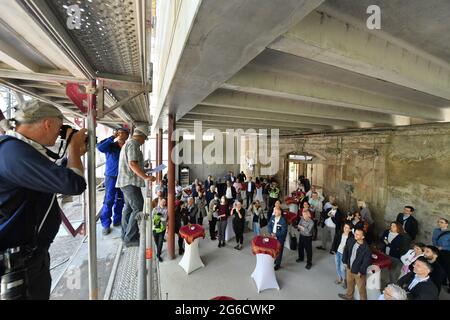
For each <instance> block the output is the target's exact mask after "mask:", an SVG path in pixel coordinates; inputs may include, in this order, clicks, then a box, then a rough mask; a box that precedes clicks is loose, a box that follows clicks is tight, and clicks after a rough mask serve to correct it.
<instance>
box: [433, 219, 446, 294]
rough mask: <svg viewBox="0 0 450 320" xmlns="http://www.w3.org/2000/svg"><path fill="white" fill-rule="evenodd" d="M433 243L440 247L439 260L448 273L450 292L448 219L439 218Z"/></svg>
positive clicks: (434, 231)
mask: <svg viewBox="0 0 450 320" xmlns="http://www.w3.org/2000/svg"><path fill="white" fill-rule="evenodd" d="M432 239H433V245H434V246H435V247H437V248H438V249H439V258H438V262H439V263H440V264H441V266H442V268H444V270H445V272H446V273H447V285H448V286H449V288H448V292H449V293H450V230H449V229H448V220H447V219H445V218H439V220H438V227H437V228H435V229H434V230H433V237H432Z"/></svg>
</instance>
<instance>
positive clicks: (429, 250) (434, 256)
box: [423, 246, 446, 294]
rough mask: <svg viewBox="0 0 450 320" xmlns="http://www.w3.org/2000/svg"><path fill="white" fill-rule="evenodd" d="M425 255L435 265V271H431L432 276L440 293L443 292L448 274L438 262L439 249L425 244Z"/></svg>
mask: <svg viewBox="0 0 450 320" xmlns="http://www.w3.org/2000/svg"><path fill="white" fill-rule="evenodd" d="M423 256H424V257H425V258H426V259H427V260H428V262H429V263H430V264H431V266H432V267H433V271H431V272H430V278H431V280H433V283H434V284H435V285H436V288H437V289H438V294H439V293H440V292H441V286H442V283H443V282H444V280H445V277H446V274H445V271H444V269H443V268H442V266H441V264H440V263H439V262H438V257H439V249H438V248H436V247H435V246H425V249H424V250H423Z"/></svg>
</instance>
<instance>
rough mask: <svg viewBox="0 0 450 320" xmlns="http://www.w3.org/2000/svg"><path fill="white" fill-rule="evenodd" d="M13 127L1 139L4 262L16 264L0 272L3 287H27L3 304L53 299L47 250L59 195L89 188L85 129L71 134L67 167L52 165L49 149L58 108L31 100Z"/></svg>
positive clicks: (58, 122)
mask: <svg viewBox="0 0 450 320" xmlns="http://www.w3.org/2000/svg"><path fill="white" fill-rule="evenodd" d="M14 122H15V124H16V127H15V131H12V130H9V131H7V134H6V135H4V136H2V137H1V138H0V140H1V142H0V154H1V157H0V254H1V255H2V257H1V258H3V259H0V261H2V263H3V261H5V259H6V258H10V259H12V261H13V262H14V263H13V264H12V265H9V266H4V265H2V266H0V272H1V273H2V274H1V275H2V285H3V284H8V283H9V280H13V278H14V280H15V281H18V280H22V281H24V282H23V285H19V286H15V287H14V286H13V287H12V288H11V287H10V288H8V289H6V290H4V291H2V299H14V298H15V299H49V298H50V286H51V276H50V256H49V253H48V250H49V247H50V244H51V243H52V242H53V239H54V238H55V236H56V234H57V233H58V230H59V225H60V223H61V218H60V214H59V211H60V209H59V206H58V202H57V201H56V194H57V193H61V194H65V195H79V194H81V193H83V191H84V190H85V189H86V182H85V180H84V177H83V170H84V168H83V165H82V163H81V156H82V155H83V154H84V153H85V152H86V143H85V141H86V132H87V130H86V129H81V130H80V131H78V132H77V133H75V134H73V136H72V139H71V141H70V144H69V146H68V162H67V168H64V167H60V166H57V165H56V164H54V163H53V162H52V161H51V160H49V158H48V156H47V152H48V150H47V149H46V147H50V146H53V145H54V144H55V142H56V139H57V137H58V135H59V134H60V128H61V126H62V124H63V116H62V114H61V112H60V111H59V110H58V109H57V108H55V107H54V106H52V105H50V104H47V103H44V102H40V101H36V100H31V101H27V102H25V103H24V104H22V106H21V108H20V109H19V110H18V111H17V112H16V116H15V119H14ZM9 124H10V123H9ZM71 133H72V129H69V130H68V132H67V136H66V137H63V138H67V137H68V136H69V135H70V134H71ZM19 283H20V282H19ZM16 284H17V283H16ZM2 290H3V289H2Z"/></svg>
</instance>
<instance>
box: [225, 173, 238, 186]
mask: <svg viewBox="0 0 450 320" xmlns="http://www.w3.org/2000/svg"><path fill="white" fill-rule="evenodd" d="M226 181H230V182H231V183H232V184H233V183H235V182H236V177H235V176H234V173H233V171H229V172H228V175H227V177H226Z"/></svg>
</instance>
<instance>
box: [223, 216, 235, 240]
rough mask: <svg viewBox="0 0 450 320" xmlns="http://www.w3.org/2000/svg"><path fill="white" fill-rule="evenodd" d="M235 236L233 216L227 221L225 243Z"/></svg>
mask: <svg viewBox="0 0 450 320" xmlns="http://www.w3.org/2000/svg"><path fill="white" fill-rule="evenodd" d="M235 236H236V234H235V233H234V230H233V216H229V217H228V220H227V227H226V229H225V241H229V240H231V239H233V238H234V237H235Z"/></svg>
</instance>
